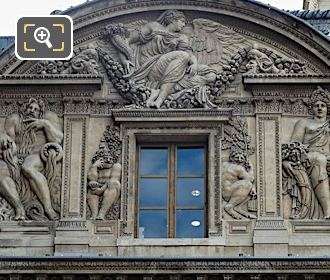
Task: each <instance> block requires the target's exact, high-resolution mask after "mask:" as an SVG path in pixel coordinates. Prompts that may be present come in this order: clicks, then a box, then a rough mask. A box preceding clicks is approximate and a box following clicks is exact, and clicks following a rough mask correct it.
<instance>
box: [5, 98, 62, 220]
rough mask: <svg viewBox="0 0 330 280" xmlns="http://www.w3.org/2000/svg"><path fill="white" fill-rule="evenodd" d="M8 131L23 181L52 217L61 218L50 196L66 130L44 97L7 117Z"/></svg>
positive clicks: (26, 104) (6, 125) (32, 99)
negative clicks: (14, 147) (14, 144)
mask: <svg viewBox="0 0 330 280" xmlns="http://www.w3.org/2000/svg"><path fill="white" fill-rule="evenodd" d="M5 132H6V133H7V134H8V135H9V136H10V137H11V139H12V140H13V141H14V142H15V143H16V146H17V150H18V152H17V154H18V158H19V161H20V162H21V177H23V179H24V180H22V182H27V183H28V185H29V187H30V188H31V189H32V191H33V192H34V193H35V194H36V196H37V197H38V199H39V200H40V202H41V203H42V205H43V207H44V210H45V212H46V214H47V216H48V217H49V219H51V220H56V219H58V214H57V213H56V212H55V210H54V208H53V206H52V203H51V198H50V188H51V187H52V186H53V184H54V180H55V178H56V173H57V169H56V166H57V162H58V161H60V160H61V159H62V147H61V143H62V140H63V133H62V129H61V126H60V123H59V119H58V117H57V115H56V114H55V113H53V112H50V111H45V106H44V102H43V101H42V100H37V99H35V98H31V99H30V100H29V101H28V102H26V103H24V104H23V105H22V107H21V110H20V112H19V113H18V114H12V115H10V116H8V117H7V119H6V121H5ZM23 184H24V183H23Z"/></svg>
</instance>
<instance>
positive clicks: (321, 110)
mask: <svg viewBox="0 0 330 280" xmlns="http://www.w3.org/2000/svg"><path fill="white" fill-rule="evenodd" d="M327 109H328V108H327V104H326V103H324V102H323V101H316V102H315V103H314V104H313V108H312V111H313V115H314V116H315V117H316V118H325V117H326V116H327Z"/></svg>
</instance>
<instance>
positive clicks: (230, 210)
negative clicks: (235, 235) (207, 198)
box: [224, 204, 246, 220]
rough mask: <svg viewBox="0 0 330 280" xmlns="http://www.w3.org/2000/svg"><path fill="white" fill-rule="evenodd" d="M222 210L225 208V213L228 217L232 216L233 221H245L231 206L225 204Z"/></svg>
mask: <svg viewBox="0 0 330 280" xmlns="http://www.w3.org/2000/svg"><path fill="white" fill-rule="evenodd" d="M224 208H225V211H226V212H227V213H228V214H229V215H230V216H232V217H233V218H234V219H237V220H244V219H246V218H245V217H244V216H243V215H241V214H240V213H238V212H236V211H235V210H234V207H233V206H232V205H230V204H227V205H226V206H225V207H224Z"/></svg>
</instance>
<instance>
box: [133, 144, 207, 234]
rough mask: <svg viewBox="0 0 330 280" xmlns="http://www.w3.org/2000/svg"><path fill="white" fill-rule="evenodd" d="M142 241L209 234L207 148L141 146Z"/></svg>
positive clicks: (139, 207) (139, 214)
mask: <svg viewBox="0 0 330 280" xmlns="http://www.w3.org/2000/svg"><path fill="white" fill-rule="evenodd" d="M138 150H139V158H138V163H139V164H138V196H137V197H138V201H137V205H138V207H137V208H138V214H137V220H138V226H137V234H136V235H137V236H138V237H140V238H203V237H205V235H206V191H205V189H206V187H205V186H206V147H205V145H203V144H194V145H189V146H187V145H184V144H178V143H172V144H164V145H162V144H158V145H157V146H153V145H147V144H146V145H139V147H138Z"/></svg>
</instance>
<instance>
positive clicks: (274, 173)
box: [253, 98, 288, 256]
mask: <svg viewBox="0 0 330 280" xmlns="http://www.w3.org/2000/svg"><path fill="white" fill-rule="evenodd" d="M256 137H257V138H256V146H257V172H256V184H257V193H258V219H257V222H256V227H255V231H254V237H253V243H254V255H255V256H266V255H267V256H270V255H276V256H287V254H288V233H287V230H286V228H285V226H284V221H283V215H282V168H281V166H282V161H281V113H280V102H279V101H278V100H276V99H275V98H274V99H271V100H265V99H264V98H262V99H260V100H258V102H256Z"/></svg>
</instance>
